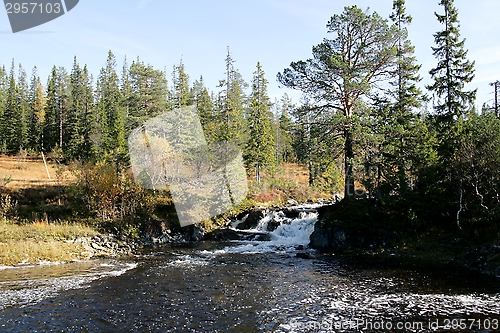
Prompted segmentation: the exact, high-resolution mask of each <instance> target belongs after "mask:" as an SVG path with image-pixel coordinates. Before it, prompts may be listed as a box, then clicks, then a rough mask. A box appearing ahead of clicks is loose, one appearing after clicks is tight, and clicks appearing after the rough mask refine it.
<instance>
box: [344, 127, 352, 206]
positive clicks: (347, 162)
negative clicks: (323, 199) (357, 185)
mask: <svg viewBox="0 0 500 333" xmlns="http://www.w3.org/2000/svg"><path fill="white" fill-rule="evenodd" d="M344 137H345V146H344V166H345V180H344V184H345V185H344V199H350V198H352V197H353V196H354V172H353V159H354V151H353V150H352V133H351V131H350V129H345V130H344Z"/></svg>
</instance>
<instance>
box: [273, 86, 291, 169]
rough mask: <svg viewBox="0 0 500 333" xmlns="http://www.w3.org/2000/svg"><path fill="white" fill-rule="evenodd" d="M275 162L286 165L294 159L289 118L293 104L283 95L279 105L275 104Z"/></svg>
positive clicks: (286, 95)
mask: <svg viewBox="0 0 500 333" xmlns="http://www.w3.org/2000/svg"><path fill="white" fill-rule="evenodd" d="M275 105H276V111H277V113H276V120H275V121H276V162H277V163H287V162H291V161H292V160H293V159H294V152H293V145H292V143H293V139H292V132H293V123H292V120H291V118H290V115H291V113H292V109H293V104H292V101H291V99H290V97H288V94H286V93H285V94H284V95H283V97H282V98H281V101H280V103H278V102H276V103H275Z"/></svg>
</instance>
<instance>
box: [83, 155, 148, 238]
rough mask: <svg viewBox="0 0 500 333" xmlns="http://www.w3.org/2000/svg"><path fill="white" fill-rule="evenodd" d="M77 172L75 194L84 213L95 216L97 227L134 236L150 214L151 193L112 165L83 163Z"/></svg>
mask: <svg viewBox="0 0 500 333" xmlns="http://www.w3.org/2000/svg"><path fill="white" fill-rule="evenodd" d="M79 169H80V172H79V173H78V182H77V183H76V185H75V192H76V193H75V194H76V195H77V197H79V198H81V200H82V202H83V204H84V206H85V208H86V210H87V211H88V212H89V213H90V214H93V215H94V216H95V217H97V224H98V225H97V226H98V227H100V228H102V229H104V230H106V231H112V232H117V233H120V234H122V233H125V234H128V235H129V236H137V230H138V228H139V226H140V224H141V222H147V221H148V219H149V218H150V217H151V215H152V213H153V211H154V207H155V200H154V198H153V196H152V194H151V193H149V192H147V190H145V189H143V188H141V187H140V186H138V185H136V184H135V182H134V181H133V179H132V178H131V177H130V176H129V175H128V174H127V172H126V171H125V170H119V169H117V168H116V167H115V166H114V165H112V164H109V163H104V162H99V163H97V164H95V165H91V164H84V165H81V167H80V168H79Z"/></svg>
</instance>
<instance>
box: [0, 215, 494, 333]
mask: <svg viewBox="0 0 500 333" xmlns="http://www.w3.org/2000/svg"><path fill="white" fill-rule="evenodd" d="M271 218H272V217H271ZM274 218H275V219H276V218H282V216H281V217H280V216H274ZM314 221H315V215H314V214H312V213H310V214H305V215H302V216H301V217H300V218H298V219H295V220H293V221H292V222H291V223H290V224H283V225H282V226H280V227H279V228H278V229H276V230H275V231H274V232H273V233H272V238H271V240H270V241H265V242H264V241H263V242H228V243H209V242H203V243H199V244H197V245H179V246H168V247H164V248H157V249H155V250H149V251H145V252H144V253H143V254H142V255H139V256H136V257H134V258H126V259H119V260H111V259H99V260H92V261H87V262H77V263H71V264H61V265H45V266H35V267H23V268H4V269H1V270H0V332H361V331H363V332H458V331H461V332H495V331H500V322H499V320H500V283H499V280H498V279H495V278H485V277H480V276H477V275H473V274H465V273H463V272H454V271H442V270H437V269H425V268H422V267H414V266H410V265H402V264H401V263H390V262H378V261H375V260H373V259H369V258H348V257H339V256H334V255H320V254H318V253H315V252H308V251H303V250H300V251H299V250H297V249H296V248H297V246H299V245H307V243H308V236H309V234H310V233H311V232H312V225H313V223H314ZM289 222H290V221H289ZM266 223H267V222H266V221H265V219H264V221H262V225H259V226H258V227H257V228H256V231H259V230H262V228H263V227H265V224H266ZM306 252H307V253H306ZM297 253H301V254H302V256H303V254H305V253H306V254H307V255H306V257H307V256H310V257H311V258H308V259H302V258H300V257H297V256H296V255H297Z"/></svg>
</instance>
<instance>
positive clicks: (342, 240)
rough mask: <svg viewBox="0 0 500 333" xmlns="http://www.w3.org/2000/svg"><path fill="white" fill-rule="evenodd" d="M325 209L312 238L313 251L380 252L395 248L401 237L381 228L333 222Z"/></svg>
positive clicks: (321, 211)
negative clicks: (394, 244)
mask: <svg viewBox="0 0 500 333" xmlns="http://www.w3.org/2000/svg"><path fill="white" fill-rule="evenodd" d="M325 207H326V206H325ZM325 207H322V208H321V209H319V211H318V213H319V216H318V221H317V222H316V224H315V225H314V231H313V233H312V234H311V237H310V243H309V247H311V248H313V249H316V250H319V251H323V252H330V253H338V254H342V253H360V254H362V253H373V252H380V251H382V250H386V249H387V248H391V247H394V246H392V244H393V243H394V242H395V241H397V239H398V238H400V236H401V235H399V234H398V233H396V232H394V231H390V230H385V229H383V228H380V227H377V228H369V226H365V227H360V226H353V225H352V224H351V223H349V222H345V221H337V220H332V217H331V216H328V207H326V208H325ZM325 216H328V217H327V218H325Z"/></svg>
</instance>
